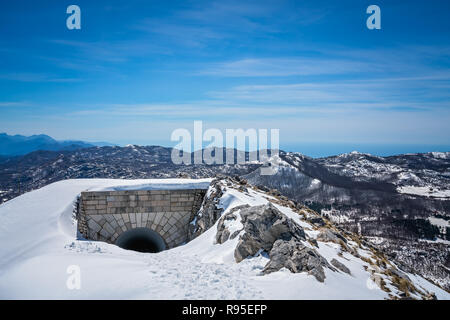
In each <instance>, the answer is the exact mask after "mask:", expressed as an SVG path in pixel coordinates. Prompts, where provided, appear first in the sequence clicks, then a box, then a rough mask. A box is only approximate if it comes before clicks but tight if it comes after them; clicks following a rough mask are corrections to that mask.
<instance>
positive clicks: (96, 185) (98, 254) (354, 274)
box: [0, 179, 450, 300]
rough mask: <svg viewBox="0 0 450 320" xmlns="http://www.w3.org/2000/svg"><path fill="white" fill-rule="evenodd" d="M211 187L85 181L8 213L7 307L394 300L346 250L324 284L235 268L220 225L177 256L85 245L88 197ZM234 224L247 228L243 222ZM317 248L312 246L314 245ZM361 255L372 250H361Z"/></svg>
mask: <svg viewBox="0 0 450 320" xmlns="http://www.w3.org/2000/svg"><path fill="white" fill-rule="evenodd" d="M207 182H208V183H209V180H190V179H167V180H113V179H77V180H65V181H60V182H56V183H53V184H50V185H48V186H46V187H44V188H41V189H38V190H35V191H32V192H29V193H26V194H24V195H22V196H20V197H17V198H15V199H13V200H10V201H8V202H6V203H4V204H2V205H0V242H1V243H2V246H1V247H0V299H258V300H259V299H385V298H388V295H387V293H386V292H384V291H382V290H380V289H379V288H378V287H377V286H376V285H372V286H370V285H368V284H369V283H370V273H369V272H367V271H366V270H365V269H364V266H367V265H368V264H367V263H366V262H363V261H362V260H360V259H358V258H356V257H354V256H352V255H350V254H348V253H345V252H344V253H342V256H338V253H339V252H340V250H341V249H340V247H339V245H337V244H334V243H323V242H319V248H318V249H317V250H318V252H319V253H320V254H321V255H323V256H324V257H325V258H326V259H327V260H330V259H332V258H336V259H338V260H339V261H341V262H342V263H344V264H345V265H346V266H347V267H348V268H349V269H350V270H351V275H348V274H345V273H342V272H333V271H331V270H328V269H326V271H325V272H326V279H325V282H324V283H320V282H318V281H317V280H316V279H315V278H314V277H313V276H311V275H308V274H306V273H299V274H293V273H291V272H289V271H287V270H281V271H279V272H275V273H271V274H269V275H264V276H263V275H261V270H262V269H263V267H264V266H265V264H266V263H267V261H268V257H267V255H266V254H264V253H260V254H258V255H256V256H255V257H253V258H249V259H245V260H244V261H242V262H241V263H236V262H235V260H234V255H233V254H234V248H235V246H236V244H237V241H238V240H239V239H238V238H239V237H236V238H235V239H232V240H228V241H226V242H225V243H223V244H216V243H215V234H216V227H217V223H216V225H215V226H213V227H212V228H211V229H209V230H207V231H206V232H205V233H203V234H202V235H201V236H199V237H197V238H196V239H194V240H192V241H191V242H189V243H187V244H185V245H183V246H179V247H177V248H174V249H171V250H166V251H163V252H160V253H156V254H151V253H139V252H134V251H128V250H124V249H121V248H119V247H117V246H115V245H111V244H107V243H103V242H95V241H81V240H77V238H76V222H75V221H74V220H73V218H72V204H73V201H74V200H75V199H76V197H77V195H79V193H80V192H81V191H85V190H124V189H127V188H133V189H142V188H143V189H148V188H161V187H168V186H169V185H170V188H172V187H174V186H176V185H178V187H186V188H187V187H189V188H192V187H193V186H196V187H199V186H203V187H204V186H205V185H206V183H207ZM269 199H270V200H273V198H271V197H270V196H267V195H265V194H262V193H259V192H256V191H254V190H252V189H250V188H249V193H248V194H244V193H241V192H239V191H238V190H236V189H233V188H228V187H227V188H226V190H225V189H224V195H223V196H222V198H221V201H220V206H222V207H223V208H224V209H225V212H228V211H229V210H231V209H232V208H234V207H236V206H239V205H242V204H249V205H259V204H264V203H267V202H268V201H269ZM276 206H277V207H278V208H279V209H280V210H281V211H282V212H283V213H284V214H286V215H287V216H288V217H290V218H292V219H293V220H294V221H295V222H297V223H299V224H300V225H301V226H302V227H304V228H305V232H307V234H308V236H315V235H317V232H316V231H314V230H313V227H312V226H311V225H309V224H308V223H307V222H305V221H303V220H302V219H301V218H300V215H299V214H297V213H296V212H294V211H292V210H291V209H289V208H287V207H283V206H281V205H276ZM231 223H234V224H235V225H230V227H231V228H234V229H233V230H240V228H242V227H241V226H240V221H239V219H237V220H236V221H234V222H231ZM306 244H307V242H305V245H306ZM359 253H360V254H361V256H366V255H367V256H370V252H367V251H365V250H362V249H361V250H360V252H359ZM71 265H75V266H79V268H80V271H81V274H80V276H81V278H80V279H81V288H80V290H77V289H74V290H70V289H68V287H67V285H66V282H67V280H68V277H69V274H68V273H67V268H68V267H69V266H71ZM417 281H418V282H420V283H421V284H423V286H426V287H427V288H429V290H430V291H433V292H435V293H436V295H437V296H438V298H442V299H449V298H450V297H449V294H448V293H446V292H444V291H442V290H440V289H439V288H437V287H435V286H434V285H432V284H431V283H429V282H427V281H426V280H424V279H422V278H417Z"/></svg>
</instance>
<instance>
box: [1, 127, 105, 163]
mask: <svg viewBox="0 0 450 320" xmlns="http://www.w3.org/2000/svg"><path fill="white" fill-rule="evenodd" d="M95 146H112V144H110V143H106V142H84V141H75V140H74V141H72V140H65V141H58V140H55V139H53V138H52V137H49V136H47V135H45V134H39V135H32V136H22V135H8V134H6V133H0V161H1V158H2V156H3V157H7V156H20V155H24V154H27V153H30V152H33V151H37V150H47V151H70V150H76V149H81V148H89V147H95Z"/></svg>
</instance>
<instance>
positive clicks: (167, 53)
mask: <svg viewBox="0 0 450 320" xmlns="http://www.w3.org/2000/svg"><path fill="white" fill-rule="evenodd" d="M71 4H77V5H79V6H80V8H81V16H82V17H81V18H82V22H81V24H82V28H81V30H68V29H67V28H66V18H67V16H68V15H67V14H66V8H67V6H69V5H71ZM370 4H376V5H378V6H379V7H380V8H381V27H382V29H381V30H368V29H367V28H366V19H367V17H368V14H366V8H367V7H368V6H369V5H370ZM1 7H2V8H1V10H0V112H1V117H0V131H1V132H7V133H9V134H26V135H30V134H38V133H45V134H48V135H50V136H52V137H54V138H56V139H79V140H87V141H108V142H113V143H118V144H128V143H135V144H159V145H165V146H174V145H175V143H174V142H171V141H170V134H171V132H172V131H173V130H174V129H176V128H187V129H192V127H193V121H194V120H202V121H203V124H204V127H205V128H219V129H222V130H225V128H256V129H258V128H267V129H270V128H278V129H280V145H281V148H283V149H288V150H292V151H299V152H302V153H305V154H310V155H314V156H319V155H325V154H332V153H339V152H346V151H351V150H353V149H354V148H358V149H360V150H363V151H365V152H373V153H377V154H391V153H400V152H415V151H422V152H423V151H450V147H448V146H449V145H450V143H449V141H450V139H449V138H450V125H449V123H450V90H449V87H450V17H449V15H450V14H449V12H450V2H448V1H393V0H390V1H361V0H354V1H348V0H347V1H345V0H344V1H283V0H276V1H262V0H259V1H243V0H241V1H135V0H128V1H112V0H109V1H81V0H76V1H71V2H68V1H23V0H16V1H8V2H4V3H2V5H1ZM428 149H429V150H428Z"/></svg>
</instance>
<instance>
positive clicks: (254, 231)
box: [234, 203, 306, 262]
mask: <svg viewBox="0 0 450 320" xmlns="http://www.w3.org/2000/svg"><path fill="white" fill-rule="evenodd" d="M239 213H240V216H241V223H242V225H243V230H244V233H243V234H241V237H240V239H239V243H238V245H237V246H236V250H235V251H234V257H235V259H236V261H237V262H240V261H242V260H243V259H245V258H247V257H249V256H253V255H255V254H256V253H257V252H258V251H259V250H260V249H262V250H264V251H266V252H270V250H271V249H272V246H273V244H274V243H275V241H277V240H279V239H281V240H286V241H289V240H291V239H297V240H306V238H305V232H304V231H303V229H302V228H301V227H300V226H299V225H297V224H296V223H295V222H294V221H293V220H292V219H289V218H288V217H286V215H284V214H282V213H281V212H280V211H279V210H278V209H277V208H275V206H274V205H273V204H271V203H268V204H266V205H262V206H254V207H249V208H246V209H241V210H240V211H239Z"/></svg>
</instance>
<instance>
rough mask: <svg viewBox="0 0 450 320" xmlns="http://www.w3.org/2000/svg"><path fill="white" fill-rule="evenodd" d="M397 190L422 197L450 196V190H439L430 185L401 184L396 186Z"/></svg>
mask: <svg viewBox="0 0 450 320" xmlns="http://www.w3.org/2000/svg"><path fill="white" fill-rule="evenodd" d="M397 191H398V192H399V193H406V194H411V195H418V196H424V197H435V198H450V190H440V189H436V188H433V187H431V186H425V187H416V186H402V187H398V188H397Z"/></svg>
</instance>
